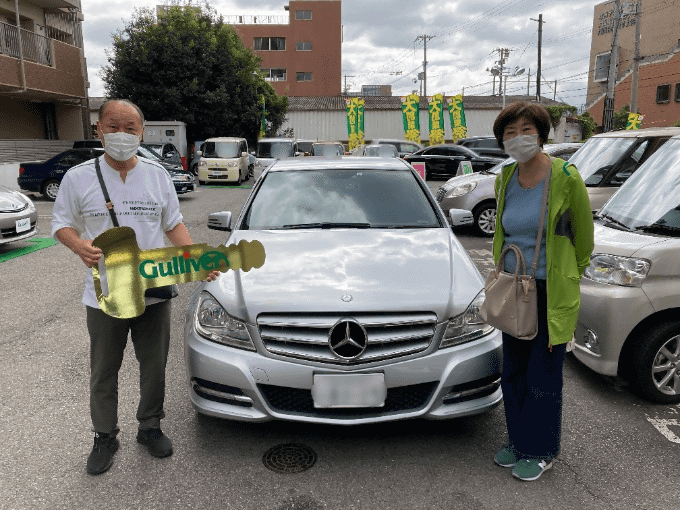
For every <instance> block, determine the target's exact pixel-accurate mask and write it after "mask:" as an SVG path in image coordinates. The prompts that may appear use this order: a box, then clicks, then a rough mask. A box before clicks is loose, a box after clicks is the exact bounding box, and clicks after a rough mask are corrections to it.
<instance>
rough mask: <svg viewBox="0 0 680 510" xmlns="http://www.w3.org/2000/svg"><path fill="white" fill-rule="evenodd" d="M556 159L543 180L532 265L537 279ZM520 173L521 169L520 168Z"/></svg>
mask: <svg viewBox="0 0 680 510" xmlns="http://www.w3.org/2000/svg"><path fill="white" fill-rule="evenodd" d="M553 160H554V158H550V170H548V172H547V174H546V176H545V177H544V178H543V180H544V184H543V201H542V203H541V217H540V219H539V220H538V234H536V247H535V248H534V260H533V262H532V263H531V276H532V277H533V278H536V265H537V264H538V252H539V251H540V249H541V241H542V240H543V226H544V225H545V216H546V210H547V209H548V192H549V191H550V176H551V175H552V163H553ZM518 171H519V168H518Z"/></svg>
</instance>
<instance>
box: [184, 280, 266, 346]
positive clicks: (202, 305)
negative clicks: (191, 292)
mask: <svg viewBox="0 0 680 510" xmlns="http://www.w3.org/2000/svg"><path fill="white" fill-rule="evenodd" d="M194 325H195V327H196V332H197V333H198V334H199V335H201V336H202V337H203V338H205V339H207V340H211V341H213V342H217V343H220V344H224V345H228V346H230V347H236V348H238V349H247V350H249V351H254V350H255V345H254V344H253V341H252V339H251V338H250V333H248V328H247V327H246V323H245V322H243V321H240V320H238V319H235V318H233V317H232V316H231V315H229V314H228V313H227V311H226V310H225V309H224V308H223V307H222V305H220V304H219V302H218V301H217V300H216V299H215V298H214V297H213V296H211V295H210V294H209V293H208V292H205V291H203V292H202V293H201V295H200V297H199V300H198V306H197V307H196V312H195V314H194Z"/></svg>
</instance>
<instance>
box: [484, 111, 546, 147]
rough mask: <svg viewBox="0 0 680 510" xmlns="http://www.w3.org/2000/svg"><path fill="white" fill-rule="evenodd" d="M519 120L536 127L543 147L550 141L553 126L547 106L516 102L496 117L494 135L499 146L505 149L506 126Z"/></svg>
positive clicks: (539, 141)
mask: <svg viewBox="0 0 680 510" xmlns="http://www.w3.org/2000/svg"><path fill="white" fill-rule="evenodd" d="M519 119H524V120H526V121H528V122H530V123H531V124H533V125H534V127H535V128H536V131H538V138H539V140H538V143H539V145H540V146H541V147H543V144H544V143H546V142H547V141H548V136H550V128H551V126H552V123H551V118H550V113H549V112H548V110H547V109H546V108H545V106H542V105H540V104H536V103H528V102H526V101H515V102H514V103H512V104H510V105H508V106H507V107H506V108H505V109H504V110H503V111H502V112H501V113H499V114H498V117H496V121H495V122H494V123H493V134H494V136H495V137H496V141H498V146H499V147H503V132H504V131H505V128H506V126H507V125H508V124H512V123H513V122H516V121H518V120H519Z"/></svg>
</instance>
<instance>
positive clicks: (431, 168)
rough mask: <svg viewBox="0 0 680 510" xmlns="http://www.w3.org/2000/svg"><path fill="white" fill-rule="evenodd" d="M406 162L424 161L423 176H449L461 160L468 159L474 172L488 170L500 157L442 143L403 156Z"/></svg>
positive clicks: (454, 171)
mask: <svg viewBox="0 0 680 510" xmlns="http://www.w3.org/2000/svg"><path fill="white" fill-rule="evenodd" d="M404 160H406V161H407V162H408V163H410V164H413V163H425V178H426V179H430V178H433V177H444V178H447V179H448V178H449V177H453V176H454V175H456V173H457V172H458V166H459V164H460V162H461V161H469V162H470V163H471V165H472V170H473V171H474V172H481V171H482V170H488V169H489V168H492V167H493V166H495V165H497V164H498V163H500V162H501V161H503V159H502V158H496V157H489V156H480V155H479V154H477V153H476V152H475V151H472V150H470V149H468V148H467V147H462V146H460V145H457V144H452V143H448V144H443V145H433V146H432V147H426V148H424V149H422V150H419V151H418V152H414V153H413V154H409V155H407V156H404Z"/></svg>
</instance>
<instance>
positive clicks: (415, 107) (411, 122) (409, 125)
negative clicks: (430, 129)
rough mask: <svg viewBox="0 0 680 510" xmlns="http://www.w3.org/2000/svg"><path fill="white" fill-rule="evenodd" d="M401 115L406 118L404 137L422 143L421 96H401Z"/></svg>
mask: <svg viewBox="0 0 680 510" xmlns="http://www.w3.org/2000/svg"><path fill="white" fill-rule="evenodd" d="M401 115H402V118H403V120H404V138H405V139H406V140H409V141H411V142H416V143H420V96H418V94H409V95H408V96H404V97H402V98H401Z"/></svg>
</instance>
